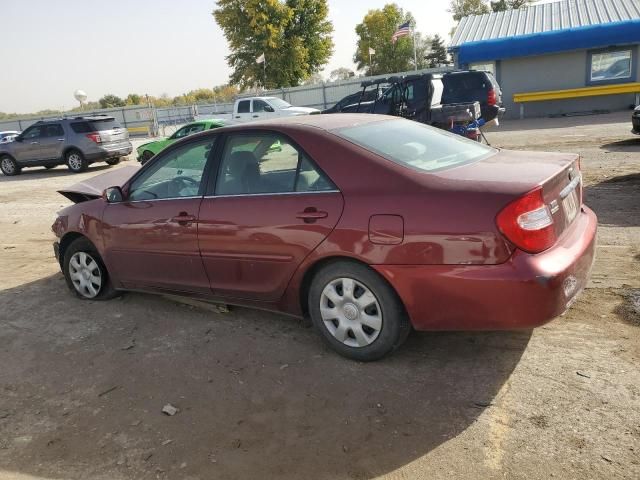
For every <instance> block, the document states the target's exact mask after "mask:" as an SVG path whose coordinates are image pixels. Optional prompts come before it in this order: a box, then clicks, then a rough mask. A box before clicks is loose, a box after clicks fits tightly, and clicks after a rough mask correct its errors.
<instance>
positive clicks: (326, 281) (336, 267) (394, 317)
mask: <svg viewBox="0 0 640 480" xmlns="http://www.w3.org/2000/svg"><path fill="white" fill-rule="evenodd" d="M340 279H352V280H355V284H356V286H355V288H354V290H353V291H354V298H356V299H357V300H360V298H363V297H362V295H363V294H362V293H361V294H360V295H361V296H360V297H358V295H357V289H360V290H361V291H362V292H365V291H366V290H365V289H368V290H369V293H371V294H373V296H374V297H375V298H374V300H376V301H377V302H376V303H375V305H372V306H373V308H374V310H373V314H374V315H378V314H380V313H381V328H380V329H379V330H377V332H378V333H377V336H375V335H376V334H375V332H376V330H375V329H371V328H369V327H368V326H366V325H365V326H364V327H362V326H361V327H360V328H362V329H363V330H364V329H365V328H366V329H367V330H370V332H365V334H367V337H368V338H372V337H373V336H375V338H374V339H373V340H372V341H371V343H369V344H367V345H365V346H353V345H347V344H346V343H345V342H357V339H356V335H355V334H354V330H350V329H349V327H346V330H347V331H348V333H349V336H348V337H347V338H345V340H344V341H340V340H338V339H337V338H336V336H334V334H332V333H331V331H330V330H329V326H328V325H329V324H331V325H334V327H332V328H335V329H336V330H337V329H338V328H337V327H338V325H336V322H337V323H338V324H340V321H339V320H337V319H336V320H330V321H329V322H325V320H324V319H323V318H322V314H321V312H320V310H321V302H325V301H327V300H326V298H323V291H324V290H325V287H326V288H330V287H329V286H330V285H334V284H335V282H340V281H341V280H340ZM358 284H359V285H358ZM363 287H364V288H363ZM342 294H343V295H344V296H345V297H346V292H344V291H343V292H342ZM342 298H344V297H342ZM369 298H370V297H369ZM308 302H309V303H308V305H309V313H310V315H311V320H312V321H313V324H314V326H315V327H316V328H317V329H318V331H319V332H320V334H321V335H322V338H323V339H324V340H325V341H326V342H327V344H328V345H329V346H330V347H331V348H332V349H333V350H335V351H336V352H338V353H339V354H340V355H342V356H344V357H347V358H350V359H352V360H359V361H362V362H370V361H374V360H378V359H380V358H382V357H384V356H385V355H388V354H389V353H391V352H393V351H394V350H395V349H396V348H398V347H399V346H400V345H402V343H403V342H404V341H405V340H406V338H407V335H408V334H409V332H410V331H411V324H410V322H409V318H408V317H407V314H406V312H405V309H404V306H403V304H402V302H401V301H400V299H399V298H398V295H397V294H396V292H395V291H394V290H393V289H392V288H391V287H390V286H389V284H388V283H387V282H386V281H385V280H384V279H383V278H382V277H381V276H380V275H378V274H377V273H376V272H375V271H373V270H371V269H370V268H369V267H367V266H365V265H362V264H359V263H355V262H348V261H340V262H335V263H331V264H329V265H327V266H326V267H324V268H322V269H321V270H320V271H319V272H317V273H316V274H315V276H314V277H313V279H312V281H311V286H310V288H309V297H308ZM358 303H359V302H358ZM351 305H353V306H355V304H354V303H351ZM335 307H336V308H342V307H339V306H338V305H335ZM378 307H379V309H380V310H381V312H377V309H378ZM358 308H359V307H356V309H357V310H358ZM367 308H370V307H367ZM365 312H366V309H365ZM366 313H369V314H371V313H372V312H371V311H369V312H366ZM360 315H363V312H361V311H359V310H358V311H357V313H356V317H357V318H356V322H357V321H358V318H360V317H359V316H360ZM347 322H349V321H348V320H347ZM356 326H357V325H356Z"/></svg>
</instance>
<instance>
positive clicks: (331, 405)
mask: <svg viewBox="0 0 640 480" xmlns="http://www.w3.org/2000/svg"><path fill="white" fill-rule="evenodd" d="M0 304H2V305H3V309H2V313H0V364H2V370H0V389H1V391H2V394H1V395H0V476H2V475H1V474H2V472H5V473H6V472H14V473H15V472H17V473H20V474H26V475H37V476H44V477H47V478H77V479H86V478H93V477H97V476H101V477H102V478H131V479H139V478H156V476H160V477H161V478H165V477H166V478H229V479H231V478H260V479H264V478H295V479H300V478H319V479H342V478H357V479H368V478H373V477H376V476H378V475H381V474H383V473H386V472H390V471H393V470H395V469H397V468H398V467H401V466H403V465H406V464H407V463H409V462H411V461H413V460H415V459H417V458H419V457H421V456H423V455H425V454H426V453H428V452H429V451H431V450H433V449H435V448H436V447H438V446H439V445H441V444H443V443H444V442H447V441H448V440H449V439H452V438H454V437H456V436H457V435H459V434H460V433H461V432H463V431H464V430H465V429H467V428H468V427H469V426H470V425H471V424H473V423H474V422H475V420H476V419H477V417H478V416H479V415H480V414H481V413H482V412H483V411H484V409H485V408H486V407H487V406H489V405H490V404H491V402H492V401H493V399H494V397H495V396H496V394H497V392H498V391H499V390H500V388H501V387H502V385H503V384H504V383H505V382H506V381H507V379H508V378H509V376H510V375H511V373H512V371H513V370H514V368H515V367H516V365H517V364H518V362H519V360H520V358H521V355H522V353H523V351H524V350H525V348H526V347H527V344H528V342H529V338H530V335H531V333H530V332H528V331H527V332H518V333H508V332H503V333H473V334H470V333H433V334H413V335H411V336H410V338H409V340H408V341H407V343H406V344H405V345H404V346H403V347H402V349H401V350H399V351H398V352H397V353H396V354H394V355H393V356H391V357H389V358H387V359H385V360H383V361H380V362H377V363H370V364H362V363H356V362H352V361H348V360H345V359H343V358H341V357H338V356H337V355H335V354H333V353H332V352H330V351H329V350H328V349H327V348H326V347H324V346H323V345H322V343H321V342H320V339H319V337H318V336H317V335H316V334H315V333H314V331H313V330H312V329H311V328H304V327H303V326H302V324H301V323H300V322H299V321H296V320H293V319H289V318H286V317H283V316H279V315H273V314H268V313H264V312H257V311H252V310H246V309H239V308H238V309H234V310H233V311H232V312H231V313H228V314H213V313H210V312H204V311H200V310H196V309H192V308H190V307H184V306H180V305H177V304H174V303H171V302H170V301H167V300H165V299H163V298H160V297H153V296H148V295H142V294H128V295H125V296H124V297H122V298H121V299H116V300H112V301H110V302H91V301H81V300H77V299H75V298H74V297H72V296H71V295H70V294H69V293H68V291H67V290H66V287H65V285H64V280H63V279H62V277H61V276H60V275H55V276H52V277H48V278H45V279H42V280H39V281H36V282H33V283H30V284H26V285H23V286H20V287H17V288H13V289H8V290H4V291H2V292H0ZM167 403H171V404H173V405H174V406H176V407H178V408H179V409H180V411H179V413H178V414H176V415H175V416H171V417H170V416H167V415H164V414H162V413H161V409H162V407H163V406H164V405H165V404H167ZM478 448H480V449H481V448H483V447H482V446H481V445H479V446H478Z"/></svg>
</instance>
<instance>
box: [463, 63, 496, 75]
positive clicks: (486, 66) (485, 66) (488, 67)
mask: <svg viewBox="0 0 640 480" xmlns="http://www.w3.org/2000/svg"><path fill="white" fill-rule="evenodd" d="M469 70H482V71H484V72H491V75H493V76H494V77H495V76H496V64H495V62H485V63H472V64H471V65H469Z"/></svg>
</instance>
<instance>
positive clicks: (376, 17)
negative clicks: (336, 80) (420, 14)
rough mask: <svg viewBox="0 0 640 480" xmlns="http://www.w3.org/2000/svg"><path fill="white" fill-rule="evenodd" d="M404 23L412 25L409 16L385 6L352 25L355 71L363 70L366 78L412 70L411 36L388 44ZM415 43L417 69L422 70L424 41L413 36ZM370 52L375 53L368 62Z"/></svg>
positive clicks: (400, 10) (396, 7)
mask: <svg viewBox="0 0 640 480" xmlns="http://www.w3.org/2000/svg"><path fill="white" fill-rule="evenodd" d="M406 22H409V23H410V24H411V25H415V21H414V18H413V15H411V13H410V12H405V11H404V10H402V9H401V8H400V7H398V5H396V4H395V3H390V4H387V5H385V6H384V7H382V9H377V10H369V12H368V13H367V14H366V15H365V16H364V18H363V19H362V23H360V24H358V25H356V33H357V34H358V46H357V50H356V53H355V55H354V58H353V59H354V61H355V62H356V63H357V64H358V70H364V69H366V72H367V75H379V74H382V73H394V72H404V71H407V70H413V68H414V64H413V38H412V36H411V35H407V36H404V37H400V38H399V39H397V40H396V41H395V42H392V41H391V37H392V36H393V33H394V32H395V31H396V30H397V28H398V26H399V25H401V24H403V23H406ZM415 41H416V56H417V58H418V68H424V66H426V62H425V60H424V56H425V52H426V50H427V48H428V39H427V38H424V37H423V36H422V35H420V34H419V33H416V34H415ZM370 48H372V49H373V50H375V53H374V54H372V55H371V61H370V59H369V49H370Z"/></svg>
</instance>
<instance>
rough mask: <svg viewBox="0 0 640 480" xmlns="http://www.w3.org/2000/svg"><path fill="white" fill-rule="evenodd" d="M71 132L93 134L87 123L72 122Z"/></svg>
mask: <svg viewBox="0 0 640 480" xmlns="http://www.w3.org/2000/svg"><path fill="white" fill-rule="evenodd" d="M71 130H73V131H74V132H76V133H91V132H92V131H93V130H92V129H91V126H90V125H89V124H88V123H87V122H72V123H71Z"/></svg>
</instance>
